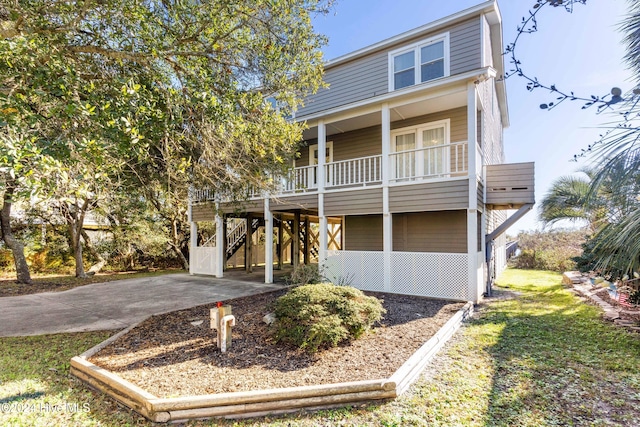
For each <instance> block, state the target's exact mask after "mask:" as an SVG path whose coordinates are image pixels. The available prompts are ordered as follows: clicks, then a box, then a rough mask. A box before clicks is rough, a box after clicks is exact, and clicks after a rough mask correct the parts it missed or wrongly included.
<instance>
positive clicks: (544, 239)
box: [509, 230, 585, 273]
mask: <svg viewBox="0 0 640 427" xmlns="http://www.w3.org/2000/svg"><path fill="white" fill-rule="evenodd" d="M584 239H585V237H584V232H583V231H562V230H560V231H545V232H539V231H537V232H535V231H534V232H527V233H520V234H519V235H518V246H519V247H520V250H521V252H520V255H518V256H517V257H515V258H513V259H512V260H511V261H510V262H509V263H510V265H511V266H512V267H515V268H523V269H532V270H548V271H557V272H560V273H562V272H564V271H568V270H575V268H576V263H575V260H574V258H575V257H576V256H578V255H580V254H581V253H582V247H581V245H582V243H583V242H584Z"/></svg>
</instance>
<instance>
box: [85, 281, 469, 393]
mask: <svg viewBox="0 0 640 427" xmlns="http://www.w3.org/2000/svg"><path fill="white" fill-rule="evenodd" d="M285 292H286V290H279V291H275V292H270V293H265V294H261V295H254V296H250V297H244V298H238V299H235V300H230V301H225V303H228V304H230V305H231V306H232V309H233V315H234V316H235V317H236V326H235V327H234V328H233V333H232V336H233V344H232V346H231V348H230V349H228V350H227V352H226V353H221V352H220V350H219V349H218V348H217V347H216V343H215V331H213V330H211V329H210V328H209V326H210V325H209V309H210V308H213V307H214V306H215V304H209V305H202V306H198V307H194V308H191V309H188V310H181V311H176V312H172V313H168V314H163V315H158V316H152V317H151V318H149V319H147V320H146V321H144V322H143V323H141V324H140V325H138V326H137V327H135V328H134V329H132V330H131V331H130V332H129V333H127V334H126V335H124V336H122V337H120V338H119V339H118V340H116V341H115V342H113V343H111V344H110V345H109V346H107V347H105V348H104V349H102V350H101V351H100V352H98V353H97V354H96V355H94V356H93V357H91V358H90V359H89V361H90V362H92V363H94V364H96V365H98V366H100V367H103V368H105V369H108V370H110V371H112V372H115V373H117V374H118V375H119V376H121V377H122V378H124V379H126V380H127V381H130V382H132V383H133V384H136V385H137V386H139V387H142V388H144V389H145V390H147V391H148V392H150V393H152V394H154V395H156V396H158V397H177V396H189V395H201V394H213V393H224V392H236V391H248V390H261V389H271V388H283V387H295V386H305V385H317V384H330V383H337V382H347V381H359V380H368V379H382V378H388V377H389V376H391V375H392V374H393V373H394V372H395V371H396V370H397V369H398V368H399V367H400V366H401V365H402V364H403V363H404V362H405V361H406V360H407V359H408V358H409V357H410V356H411V355H412V354H413V353H414V352H415V351H416V350H417V349H418V348H419V347H420V346H422V344H424V343H425V342H426V341H427V340H428V339H429V338H430V337H432V336H433V335H434V334H435V333H436V332H437V331H438V330H439V329H440V327H441V326H442V325H444V324H445V323H446V322H447V320H449V319H450V318H451V316H453V315H454V314H455V313H456V312H457V311H458V310H459V309H460V308H462V306H463V305H464V304H463V303H457V302H450V301H441V300H433V299H427V298H420V297H414V296H404V295H396V294H384V293H367V294H368V295H373V296H376V297H378V298H380V299H382V300H383V301H384V303H383V305H384V307H385V309H386V310H387V314H386V316H385V318H384V320H383V321H382V322H381V323H380V324H378V325H375V327H374V328H373V329H372V330H371V331H370V332H369V333H367V334H366V335H365V336H363V337H361V338H360V339H358V340H355V341H353V342H350V343H348V344H345V345H341V346H339V347H336V348H331V349H327V350H324V351H320V352H318V353H316V354H312V355H311V354H307V353H305V352H302V351H299V350H297V349H295V348H291V347H284V346H282V345H277V344H275V343H274V342H273V341H272V340H271V339H270V330H269V326H267V325H266V324H265V323H264V322H263V321H262V318H263V316H264V315H265V314H267V313H269V312H270V311H271V307H272V305H273V303H274V301H275V300H276V298H277V297H278V296H280V295H283V294H284V293H285ZM201 321H202V322H201ZM200 322H201V323H200Z"/></svg>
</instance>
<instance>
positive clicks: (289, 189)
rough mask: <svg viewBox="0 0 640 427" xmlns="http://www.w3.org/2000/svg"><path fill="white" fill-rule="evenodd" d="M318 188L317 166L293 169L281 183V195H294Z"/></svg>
mask: <svg viewBox="0 0 640 427" xmlns="http://www.w3.org/2000/svg"><path fill="white" fill-rule="evenodd" d="M316 188H318V166H316V165H313V166H302V167H299V168H295V169H293V170H292V171H291V172H290V173H289V176H287V177H286V178H285V179H284V180H283V182H282V192H283V193H295V192H300V191H307V190H312V189H316Z"/></svg>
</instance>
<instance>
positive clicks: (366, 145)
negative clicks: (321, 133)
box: [296, 126, 382, 167]
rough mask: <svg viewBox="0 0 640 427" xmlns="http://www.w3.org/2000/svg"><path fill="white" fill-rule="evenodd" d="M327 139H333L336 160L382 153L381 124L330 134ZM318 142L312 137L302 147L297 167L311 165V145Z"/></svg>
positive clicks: (334, 158) (334, 159)
mask: <svg viewBox="0 0 640 427" xmlns="http://www.w3.org/2000/svg"><path fill="white" fill-rule="evenodd" d="M327 141H333V161H334V162H338V161H341V160H349V159H355V158H358V157H367V156H377V155H380V154H382V128H381V127H380V126H371V127H368V128H363V129H357V130H353V131H349V132H344V133H337V134H333V135H329V136H327ZM317 143H318V140H317V139H310V140H309V141H307V146H306V147H302V148H301V149H300V157H299V158H298V159H297V160H296V166H297V167H302V166H308V165H309V146H311V145H314V144H317Z"/></svg>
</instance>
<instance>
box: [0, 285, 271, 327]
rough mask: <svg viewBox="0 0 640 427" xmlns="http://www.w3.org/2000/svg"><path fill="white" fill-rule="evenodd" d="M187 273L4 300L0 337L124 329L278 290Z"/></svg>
mask: <svg viewBox="0 0 640 427" xmlns="http://www.w3.org/2000/svg"><path fill="white" fill-rule="evenodd" d="M280 288H282V285H266V284H264V283H255V282H248V281H237V280H229V279H216V278H212V277H202V276H190V275H189V274H186V273H180V274H168V275H166V276H156V277H147V278H142V279H126V280H117V281H114V282H106V283H94V284H91V285H86V286H81V287H78V288H74V289H70V290H68V291H63V292H46V293H41V294H33V295H24V296H17V297H3V298H0V337H10V336H23V335H42V334H53V333H59V332H82V331H97V330H110V329H122V328H126V327H128V326H130V325H131V324H133V323H136V322H139V321H140V320H142V319H144V318H145V317H147V316H150V315H152V314H159V313H164V312H167V311H174V310H180V309H184V308H189V307H193V306H196V305H201V304H207V303H210V302H216V301H224V300H228V299H231V298H236V297H241V296H246V295H252V294H257V293H262V292H267V291H270V290H274V289H280Z"/></svg>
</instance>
